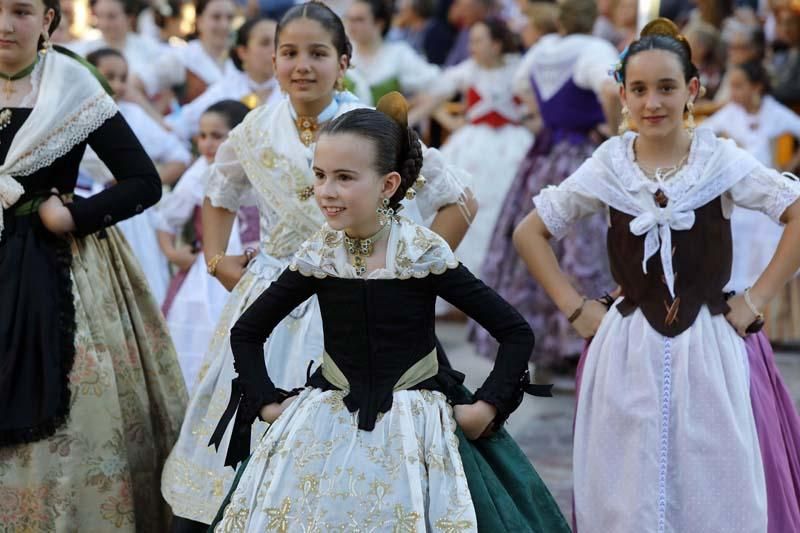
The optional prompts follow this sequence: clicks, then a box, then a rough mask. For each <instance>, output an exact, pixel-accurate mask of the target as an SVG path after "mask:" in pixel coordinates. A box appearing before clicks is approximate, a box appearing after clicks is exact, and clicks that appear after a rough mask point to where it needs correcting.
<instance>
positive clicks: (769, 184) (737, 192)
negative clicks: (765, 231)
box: [728, 165, 800, 222]
mask: <svg viewBox="0 0 800 533" xmlns="http://www.w3.org/2000/svg"><path fill="white" fill-rule="evenodd" d="M728 194H729V195H730V197H731V199H732V200H733V202H734V203H735V204H736V205H738V206H741V207H745V208H747V209H754V210H757V211H761V212H762V213H764V214H765V215H767V216H769V217H770V218H771V219H772V220H774V221H775V222H780V218H781V216H782V215H783V212H784V211H786V208H787V207H789V206H790V205H792V204H793V203H794V202H795V201H797V199H798V198H800V181H798V180H796V179H794V178H793V177H790V175H789V174H780V173H779V172H778V171H776V170H773V169H771V168H767V167H764V166H760V165H759V166H758V167H757V168H756V169H755V170H754V171H753V172H751V173H750V175H748V176H747V177H746V178H743V179H741V180H739V181H738V182H737V183H736V185H734V186H733V187H731V188H730V189H729V190H728Z"/></svg>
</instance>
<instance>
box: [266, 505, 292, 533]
mask: <svg viewBox="0 0 800 533" xmlns="http://www.w3.org/2000/svg"><path fill="white" fill-rule="evenodd" d="M291 508H292V499H291V498H288V497H287V498H284V499H283V503H282V504H281V506H280V507H279V508H274V507H270V508H268V509H267V516H269V523H268V524H267V528H268V529H269V530H270V531H273V530H274V531H277V532H278V533H286V532H287V531H289V517H288V515H289V511H290V510H291Z"/></svg>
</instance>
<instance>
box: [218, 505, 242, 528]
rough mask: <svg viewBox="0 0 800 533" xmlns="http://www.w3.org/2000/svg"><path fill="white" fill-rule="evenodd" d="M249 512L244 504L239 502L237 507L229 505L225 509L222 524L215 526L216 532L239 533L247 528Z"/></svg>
mask: <svg viewBox="0 0 800 533" xmlns="http://www.w3.org/2000/svg"><path fill="white" fill-rule="evenodd" d="M249 516H250V511H249V510H248V509H247V507H246V502H245V501H244V500H241V501H240V502H239V505H238V506H233V505H229V506H228V508H227V509H225V514H224V515H223V517H222V522H220V524H219V526H217V531H221V532H222V533H241V532H242V531H244V530H245V528H246V527H247V518H248V517H249Z"/></svg>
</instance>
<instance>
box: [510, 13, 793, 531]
mask: <svg viewBox="0 0 800 533" xmlns="http://www.w3.org/2000/svg"><path fill="white" fill-rule="evenodd" d="M690 58H691V50H690V47H689V45H688V43H687V42H686V40H685V38H683V36H681V35H680V34H679V33H678V31H677V28H676V27H675V26H674V24H672V23H671V22H670V21H668V20H666V19H659V20H657V21H654V22H652V23H650V24H648V25H647V26H646V27H645V29H644V30H643V31H642V36H641V38H640V39H639V40H638V41H636V42H634V43H633V44H632V45H631V46H630V48H629V49H628V52H627V54H625V55H623V57H622V58H621V60H620V63H619V65H618V66H617V68H616V71H615V73H616V76H617V79H618V81H619V82H620V83H621V88H620V95H621V99H622V102H623V104H625V108H624V110H623V111H624V114H625V115H626V118H627V119H628V121H629V122H632V123H634V124H635V125H636V127H637V128H638V134H635V133H631V132H628V133H625V134H624V135H622V136H619V137H614V138H612V139H610V140H608V141H607V142H606V143H604V144H603V145H601V146H600V147H599V148H598V149H597V150H596V151H595V153H594V154H593V155H592V157H590V158H589V159H588V160H587V161H586V162H585V163H584V164H583V165H582V166H581V167H580V168H579V169H578V171H576V172H575V173H574V174H573V175H572V176H571V177H570V178H568V179H567V180H565V181H564V182H563V183H562V184H561V185H559V186H558V187H551V188H548V189H545V190H543V191H542V192H541V193H540V194H539V195H538V196H537V197H536V198H535V199H534V203H535V205H536V210H535V211H534V212H533V213H531V214H530V215H529V216H528V217H527V218H526V219H525V220H524V221H523V222H522V224H521V225H520V226H519V227H518V228H517V230H516V231H515V235H514V240H515V244H516V246H517V249H518V250H519V252H520V254H521V255H522V256H523V257H524V259H525V261H526V263H527V265H528V268H529V269H530V271H531V273H532V274H533V276H534V277H535V278H536V279H537V280H538V281H539V283H541V284H542V286H543V287H544V289H545V290H546V291H547V293H548V294H549V295H550V296H551V298H552V299H553V300H554V302H555V303H556V304H557V305H558V307H559V308H560V309H561V310H562V311H563V312H564V313H565V315H566V316H568V317H569V321H570V322H571V323H572V324H573V326H574V327H575V329H576V330H577V331H578V332H579V333H580V334H581V335H582V336H584V337H586V338H593V339H592V341H591V345H590V346H589V348H588V350H587V351H586V352H585V353H584V357H583V360H582V364H583V371H582V374H581V375H579V389H578V390H579V400H578V406H577V413H576V419H575V445H574V487H575V515H576V521H577V523H576V527H577V530H578V531H580V532H582V533H586V532H589V531H614V532H615V533H627V532H640V531H658V532H659V533H661V532H685V531H726V532H737V533H745V532H747V533H763V532H764V531H769V532H770V533H773V532H775V533H777V532H778V531H794V530H796V527H797V524H800V521H798V516H797V513H798V509H797V501H798V499H797V495H796V494H794V495H792V492H793V491H796V487H797V486H798V485H797V483H796V481H795V480H792V479H791V477H790V476H791V474H790V472H791V466H789V465H788V464H787V463H790V462H791V460H792V459H791V455H792V454H794V453H795V452H794V450H793V449H792V448H794V449H796V447H797V442H800V437H798V436H799V435H800V423H798V422H797V414H796V413H795V412H794V409H793V407H792V405H791V402H789V404H788V405H786V403H783V402H782V401H781V399H780V398H781V397H782V396H783V395H785V392H786V391H785V389H783V388H782V383H781V382H780V377H779V376H778V375H777V372H776V370H775V368H774V362H773V355H772V353H771V349H770V347H769V343H768V342H766V341H765V339H764V338H763V336H758V335H749V336H748V337H747V339H746V340H745V339H743V338H742V337H745V336H746V335H747V334H748V332H752V331H756V330H757V329H758V327H759V325H760V321H759V318H760V310H761V309H763V308H764V306H765V305H766V304H767V302H769V300H770V299H771V298H772V297H773V296H774V295H775V294H776V292H777V291H778V290H779V289H780V288H781V286H782V285H783V284H784V283H786V281H787V280H788V279H789V278H790V277H791V275H792V274H793V273H794V272H795V271H796V270H797V268H798V266H800V249H798V248H797V247H796V246H794V245H793V243H796V242H797V241H798V239H800V201H798V197H800V184H798V183H796V182H793V181H791V180H788V179H786V178H785V177H783V176H781V175H780V174H779V173H778V172H776V171H773V170H770V169H767V168H765V167H764V166H762V165H761V164H760V163H759V162H758V161H757V160H756V159H755V158H753V157H752V156H750V155H749V154H748V153H746V152H745V151H743V150H741V149H740V148H738V147H737V146H736V145H735V143H733V142H732V141H729V140H722V139H719V138H717V137H715V136H714V135H713V133H711V132H710V131H708V130H703V129H700V130H697V131H696V132H695V131H693V128H692V127H691V126H692V122H693V120H692V113H691V112H692V107H693V102H694V99H695V98H696V97H697V95H698V93H699V90H700V85H699V81H698V78H697V69H696V68H695V67H694V65H692V63H691V59H690ZM684 121H686V123H687V124H686V125H685V124H684ZM734 204H736V205H738V206H743V207H746V208H750V209H758V210H760V211H762V212H764V213H765V214H767V215H769V216H770V217H771V218H773V219H774V220H775V221H776V222H781V223H783V224H785V225H786V226H785V229H784V232H783V237H782V240H781V243H780V245H779V246H778V249H777V252H776V253H775V256H774V257H773V260H772V261H771V262H770V264H769V266H768V267H767V269H766V270H765V271H764V273H763V274H762V275H761V276H760V277H759V279H758V281H756V283H755V284H754V285H753V287H752V289H751V290H749V291H745V292H744V294H740V295H736V296H733V297H732V298H730V299H726V296H727V295H726V294H725V293H724V292H723V288H724V286H725V284H726V283H727V281H728V278H729V276H730V265H731V260H732V242H731V230H730V220H729V218H730V213H731V209H732V207H733V205H734ZM603 211H605V212H606V213H607V216H608V220H609V229H608V249H609V261H610V263H611V270H612V273H613V275H614V277H615V280H616V282H617V283H618V284H619V285H620V287H621V291H622V292H621V296H620V297H619V298H617V299H616V301H613V300H610V299H609V302H608V303H610V304H611V309H607V308H606V307H605V306H604V305H603V304H602V303H600V302H598V301H587V299H586V298H584V297H582V296H581V295H580V294H579V293H578V292H577V291H576V290H575V289H574V288H573V286H572V284H571V283H570V280H569V279H568V278H567V277H566V276H565V275H564V274H563V273H562V271H561V270H560V268H559V265H558V263H557V261H556V259H555V257H554V255H553V253H552V251H551V249H550V246H549V243H548V240H549V239H550V238H552V237H555V238H560V237H561V236H563V235H564V233H565V232H566V230H567V228H568V227H569V226H570V225H571V224H572V223H573V222H575V221H576V220H578V219H580V218H581V217H584V216H587V215H589V214H591V213H596V212H603ZM751 394H752V401H751ZM776 412H779V413H780V416H776ZM779 419H783V420H779ZM775 435H781V438H779V439H776V437H775ZM768 527H769V530H768V529H767V528H768Z"/></svg>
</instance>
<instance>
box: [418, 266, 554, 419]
mask: <svg viewBox="0 0 800 533" xmlns="http://www.w3.org/2000/svg"><path fill="white" fill-rule="evenodd" d="M434 278H435V281H434V283H436V285H437V293H438V295H439V296H441V297H442V298H444V299H445V300H447V301H448V302H450V303H451V304H452V305H454V306H456V307H457V308H459V309H461V310H462V311H463V312H464V313H466V314H467V315H468V316H470V317H471V318H473V319H474V320H475V321H476V322H478V324H480V325H481V326H482V327H483V328H485V329H486V330H487V331H488V332H489V333H490V334H491V335H492V336H493V337H494V338H495V339H496V340H497V342H498V343H499V344H500V348H499V349H498V351H497V359H496V360H495V363H494V368H493V369H492V372H491V373H490V374H489V377H488V378H486V381H484V383H483V385H482V386H481V387H480V388H479V389H478V390H477V391H475V399H476V400H484V401H486V402H489V403H491V404H492V405H494V406H495V407H496V408H497V418H495V427H499V426H500V425H502V424H503V422H505V420H506V419H507V418H508V417H509V415H510V414H511V413H512V412H513V411H514V410H515V409H516V408H517V407H519V404H520V403H521V402H522V397H523V395H524V393H526V392H527V393H529V394H534V395H536V396H550V386H549V385H531V384H530V376H529V373H528V359H530V356H531V354H532V353H533V346H534V336H533V331H531V328H530V326H529V325H528V323H527V322H526V321H525V319H524V318H522V315H520V314H519V313H518V312H517V310H516V309H514V308H513V307H512V306H511V305H510V304H509V303H508V302H506V301H505V300H504V299H502V298H501V297H500V296H499V295H498V294H497V293H496V292H494V291H493V290H492V289H490V288H489V287H487V286H486V285H484V283H483V282H482V281H481V280H479V279H477V278H476V277H475V276H473V275H472V273H471V272H470V271H469V270H467V268H466V267H464V265H459V267H458V268H456V269H452V270H448V271H447V272H445V273H444V274H441V275H438V276H434Z"/></svg>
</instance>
